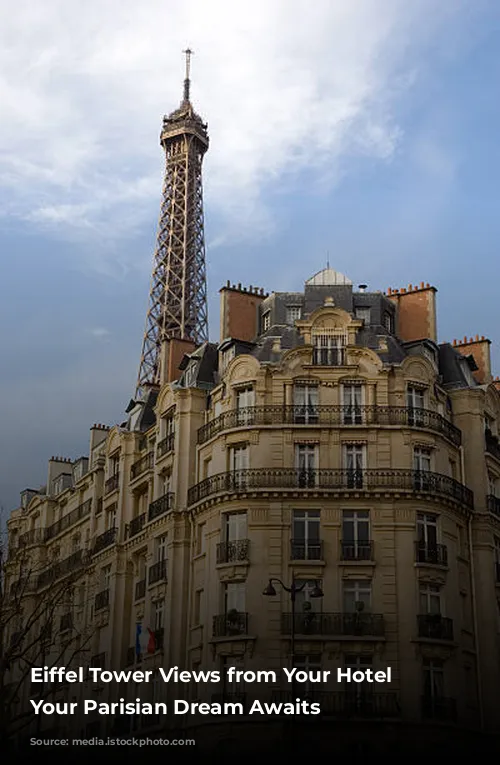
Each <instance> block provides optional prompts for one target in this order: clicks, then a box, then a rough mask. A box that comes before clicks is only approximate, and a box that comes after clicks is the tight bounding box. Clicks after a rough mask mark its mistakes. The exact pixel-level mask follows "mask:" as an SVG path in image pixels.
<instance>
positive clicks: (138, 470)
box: [130, 452, 155, 481]
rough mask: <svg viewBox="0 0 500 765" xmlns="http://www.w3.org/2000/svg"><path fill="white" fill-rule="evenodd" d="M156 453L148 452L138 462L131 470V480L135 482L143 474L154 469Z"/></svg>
mask: <svg viewBox="0 0 500 765" xmlns="http://www.w3.org/2000/svg"><path fill="white" fill-rule="evenodd" d="M154 456H155V455H154V452H148V453H147V454H144V456H143V457H141V458H140V459H139V460H136V462H134V464H133V465H132V467H131V468H130V480H131V481H133V480H134V479H135V478H138V477H139V476H140V475H142V474H143V473H146V472H147V471H148V470H151V469H152V468H153V467H154Z"/></svg>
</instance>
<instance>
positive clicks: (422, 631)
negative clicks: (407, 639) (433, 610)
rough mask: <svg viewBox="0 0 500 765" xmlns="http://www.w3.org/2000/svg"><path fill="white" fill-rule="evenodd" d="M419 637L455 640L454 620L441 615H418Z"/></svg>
mask: <svg viewBox="0 0 500 765" xmlns="http://www.w3.org/2000/svg"><path fill="white" fill-rule="evenodd" d="M417 622H418V636H419V637H422V638H430V639H431V640H453V619H448V618H447V617H445V616H441V614H418V616H417Z"/></svg>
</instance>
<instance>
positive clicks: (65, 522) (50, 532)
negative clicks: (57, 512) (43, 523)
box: [45, 499, 92, 542]
mask: <svg viewBox="0 0 500 765" xmlns="http://www.w3.org/2000/svg"><path fill="white" fill-rule="evenodd" d="M91 510H92V500H91V499H88V500H87V501H86V502H82V504H81V505H78V507H76V508H75V509H74V510H72V511H71V512H70V513H68V514H67V515H65V516H63V517H62V518H60V519H59V520H58V521H56V522H55V523H53V524H52V525H51V526H49V527H48V528H47V529H45V541H46V542H48V541H49V539H53V538H54V537H56V536H57V535H58V534H60V533H61V532H62V531H66V529H69V528H71V526H73V525H74V524H75V523H78V521H81V520H82V518H87V517H88V516H89V515H90V512H91Z"/></svg>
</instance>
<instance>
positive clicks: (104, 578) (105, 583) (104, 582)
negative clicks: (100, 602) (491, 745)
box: [101, 566, 111, 590]
mask: <svg viewBox="0 0 500 765" xmlns="http://www.w3.org/2000/svg"><path fill="white" fill-rule="evenodd" d="M110 584H111V566H104V567H103V568H102V569H101V588H102V589H103V590H109V585H110Z"/></svg>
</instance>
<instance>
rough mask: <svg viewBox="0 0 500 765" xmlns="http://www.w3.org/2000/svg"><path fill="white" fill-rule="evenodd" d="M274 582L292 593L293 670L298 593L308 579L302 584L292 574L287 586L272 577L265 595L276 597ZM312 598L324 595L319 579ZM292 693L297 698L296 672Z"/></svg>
mask: <svg viewBox="0 0 500 765" xmlns="http://www.w3.org/2000/svg"><path fill="white" fill-rule="evenodd" d="M273 582H276V583H277V584H280V585H281V587H282V588H283V590H284V591H285V592H288V593H289V595H290V602H291V605H292V626H291V634H290V660H291V669H292V670H293V669H294V667H295V601H296V598H297V593H298V592H302V590H303V589H304V588H305V587H306V586H307V581H305V582H302V583H301V584H297V580H296V579H295V576H292V583H291V584H290V586H287V585H286V584H283V582H282V581H281V579H270V580H269V584H268V585H267V587H266V588H265V590H264V591H263V593H262V594H263V595H266V596H267V597H274V596H275V595H276V594H277V593H276V590H275V588H274V585H273ZM309 597H310V598H322V597H323V590H322V589H321V587H320V586H319V584H318V580H316V581H315V585H314V587H313V588H312V590H311V592H310V593H309ZM292 695H293V697H294V698H295V673H294V675H293V677H292Z"/></svg>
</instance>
